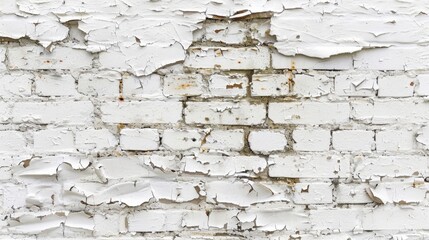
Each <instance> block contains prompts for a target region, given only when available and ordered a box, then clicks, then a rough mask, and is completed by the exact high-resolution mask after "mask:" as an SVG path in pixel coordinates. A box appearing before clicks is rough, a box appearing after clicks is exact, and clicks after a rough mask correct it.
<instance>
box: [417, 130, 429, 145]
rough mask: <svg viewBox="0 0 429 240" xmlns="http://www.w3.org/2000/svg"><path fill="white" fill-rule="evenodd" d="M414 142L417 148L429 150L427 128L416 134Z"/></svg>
mask: <svg viewBox="0 0 429 240" xmlns="http://www.w3.org/2000/svg"><path fill="white" fill-rule="evenodd" d="M416 142H417V143H418V146H419V148H422V149H429V127H428V126H425V127H423V128H421V129H420V130H419V131H418V132H417V134H416Z"/></svg>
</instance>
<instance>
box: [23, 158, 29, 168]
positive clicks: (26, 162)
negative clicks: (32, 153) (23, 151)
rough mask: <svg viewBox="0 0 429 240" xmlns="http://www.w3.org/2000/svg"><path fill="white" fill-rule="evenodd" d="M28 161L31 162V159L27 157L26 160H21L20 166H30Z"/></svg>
mask: <svg viewBox="0 0 429 240" xmlns="http://www.w3.org/2000/svg"><path fill="white" fill-rule="evenodd" d="M30 162H31V159H27V160H22V161H21V163H22V166H23V167H24V168H26V167H28V166H30Z"/></svg>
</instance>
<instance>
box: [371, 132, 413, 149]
mask: <svg viewBox="0 0 429 240" xmlns="http://www.w3.org/2000/svg"><path fill="white" fill-rule="evenodd" d="M414 138H415V134H414V132H412V131H404V130H385V131H377V132H376V137H375V139H376V145H377V151H406V150H412V149H413V148H414Z"/></svg>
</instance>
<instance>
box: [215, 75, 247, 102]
mask: <svg viewBox="0 0 429 240" xmlns="http://www.w3.org/2000/svg"><path fill="white" fill-rule="evenodd" d="M248 82H249V80H248V79H247V77H246V76H245V75H241V74H229V75H220V74H214V75H211V76H210V79H209V82H208V83H209V92H210V96H214V97H243V96H246V94H247V85H248Z"/></svg>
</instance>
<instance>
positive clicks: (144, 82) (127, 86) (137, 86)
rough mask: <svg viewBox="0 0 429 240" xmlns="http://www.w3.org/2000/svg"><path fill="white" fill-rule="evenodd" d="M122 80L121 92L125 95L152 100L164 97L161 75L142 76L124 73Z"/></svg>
mask: <svg viewBox="0 0 429 240" xmlns="http://www.w3.org/2000/svg"><path fill="white" fill-rule="evenodd" d="M122 82H123V90H122V93H123V95H124V96H125V97H141V98H150V99H152V100H153V99H159V98H164V94H163V93H162V81H161V76H159V75H157V74H151V75H149V76H143V77H136V76H134V75H130V74H127V75H124V77H123V79H122Z"/></svg>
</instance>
